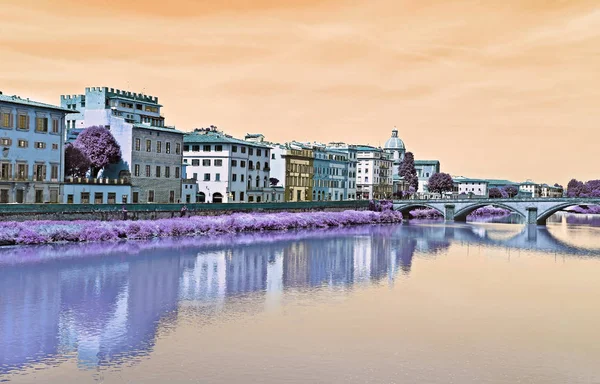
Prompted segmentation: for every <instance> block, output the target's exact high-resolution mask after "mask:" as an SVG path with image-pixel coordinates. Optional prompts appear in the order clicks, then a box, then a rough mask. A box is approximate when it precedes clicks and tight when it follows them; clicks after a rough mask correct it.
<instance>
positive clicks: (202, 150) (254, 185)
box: [183, 127, 273, 203]
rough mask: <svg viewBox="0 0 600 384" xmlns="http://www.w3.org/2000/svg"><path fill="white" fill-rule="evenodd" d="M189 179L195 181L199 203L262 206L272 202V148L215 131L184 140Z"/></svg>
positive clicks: (199, 131) (203, 131)
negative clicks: (244, 203) (245, 203)
mask: <svg viewBox="0 0 600 384" xmlns="http://www.w3.org/2000/svg"><path fill="white" fill-rule="evenodd" d="M183 161H184V163H185V164H186V168H187V175H188V177H190V176H191V178H193V179H196V180H198V198H197V202H198V203H203V202H212V203H221V202H223V203H225V202H236V203H237V202H257V203H260V202H264V201H270V200H271V199H272V195H273V193H272V192H273V191H272V190H271V188H270V183H269V178H270V163H271V148H269V147H268V146H266V145H263V144H260V143H254V142H249V141H244V140H239V139H235V138H233V137H231V136H229V135H226V134H224V133H222V132H219V131H217V130H216V127H212V128H206V129H196V130H194V131H193V132H190V133H187V134H186V135H185V136H184V146H183Z"/></svg>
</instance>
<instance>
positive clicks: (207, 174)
mask: <svg viewBox="0 0 600 384" xmlns="http://www.w3.org/2000/svg"><path fill="white" fill-rule="evenodd" d="M204 181H210V173H205V174H204Z"/></svg>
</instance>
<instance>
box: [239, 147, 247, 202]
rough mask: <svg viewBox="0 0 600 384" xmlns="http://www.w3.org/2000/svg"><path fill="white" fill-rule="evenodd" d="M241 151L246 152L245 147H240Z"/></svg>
mask: <svg viewBox="0 0 600 384" xmlns="http://www.w3.org/2000/svg"><path fill="white" fill-rule="evenodd" d="M242 153H246V147H242ZM240 199H241V198H240Z"/></svg>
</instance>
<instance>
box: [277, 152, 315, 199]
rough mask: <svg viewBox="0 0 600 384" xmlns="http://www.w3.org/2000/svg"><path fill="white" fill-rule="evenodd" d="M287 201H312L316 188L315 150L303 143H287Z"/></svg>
mask: <svg viewBox="0 0 600 384" xmlns="http://www.w3.org/2000/svg"><path fill="white" fill-rule="evenodd" d="M283 157H284V158H285V170H286V171H285V192H284V196H285V201H312V195H313V193H312V192H313V188H314V171H315V170H314V158H315V157H314V151H313V150H312V149H311V148H309V147H306V146H305V145H303V144H301V143H296V142H292V143H288V144H286V148H285V152H284V154H283Z"/></svg>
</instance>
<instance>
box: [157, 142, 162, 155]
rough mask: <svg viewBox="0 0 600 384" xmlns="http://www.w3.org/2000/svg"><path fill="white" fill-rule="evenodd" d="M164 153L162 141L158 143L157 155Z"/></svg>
mask: <svg viewBox="0 0 600 384" xmlns="http://www.w3.org/2000/svg"><path fill="white" fill-rule="evenodd" d="M161 152H162V141H157V142H156V153H161Z"/></svg>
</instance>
